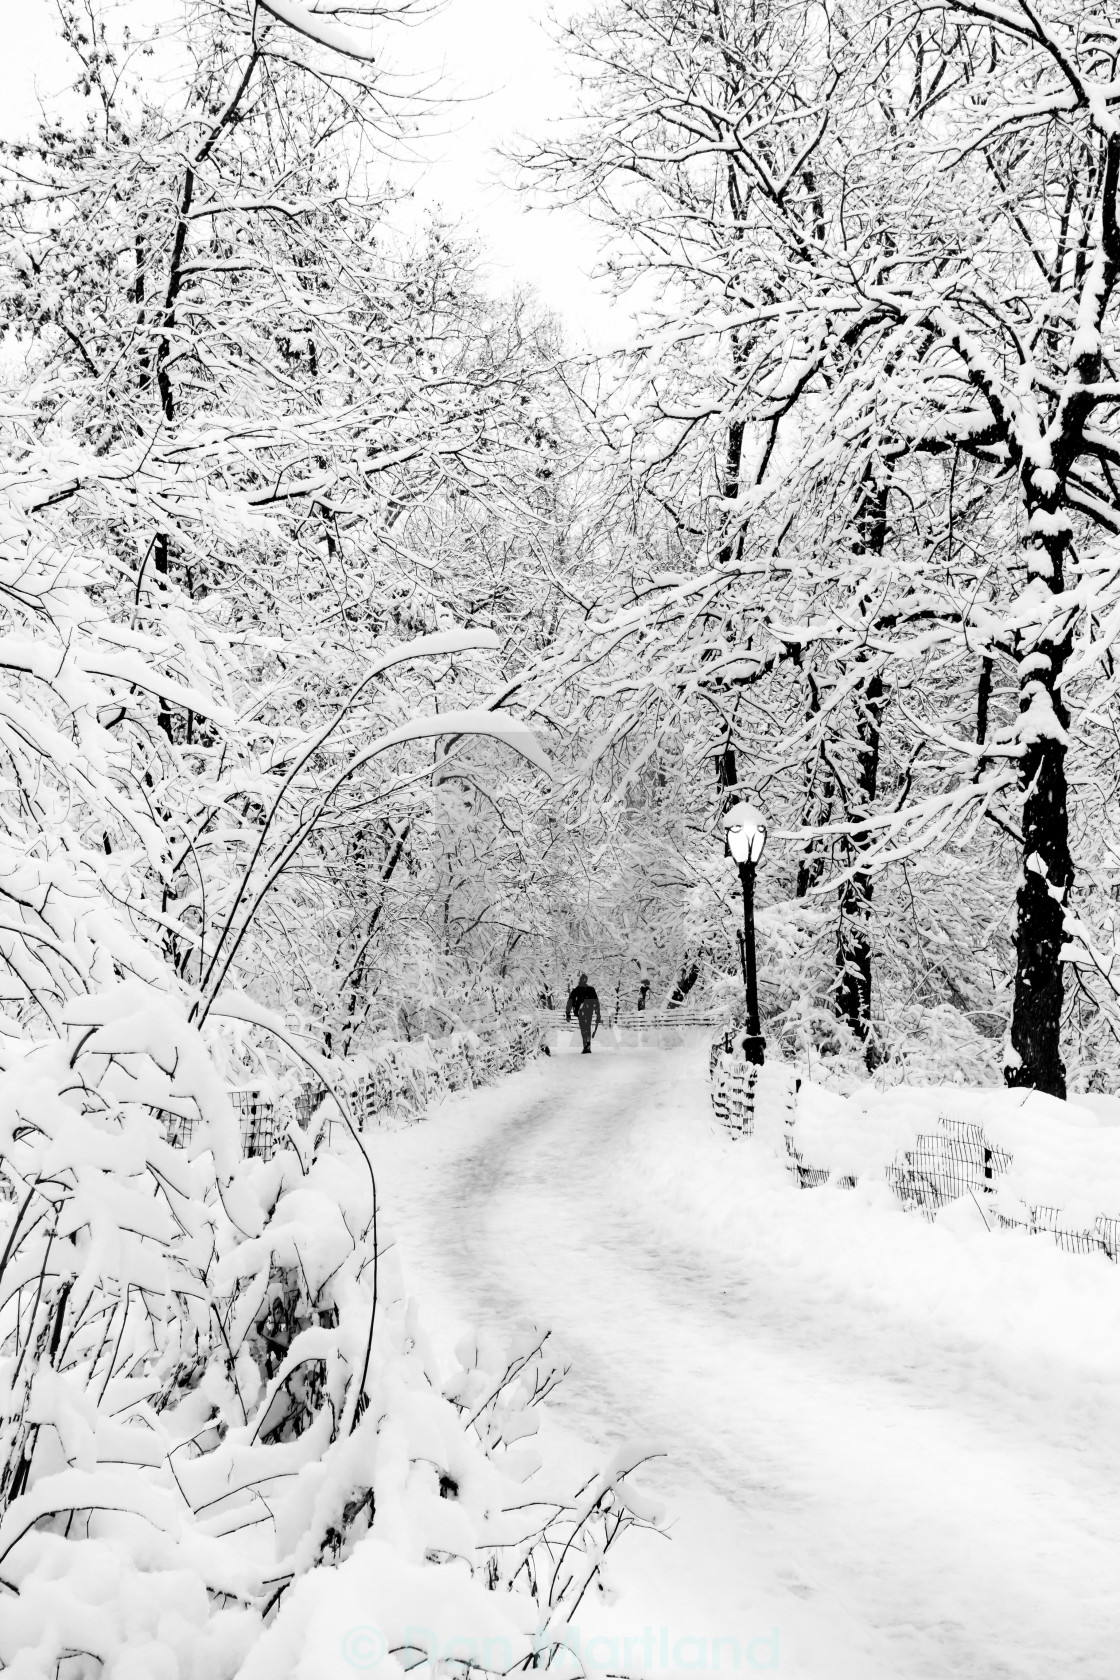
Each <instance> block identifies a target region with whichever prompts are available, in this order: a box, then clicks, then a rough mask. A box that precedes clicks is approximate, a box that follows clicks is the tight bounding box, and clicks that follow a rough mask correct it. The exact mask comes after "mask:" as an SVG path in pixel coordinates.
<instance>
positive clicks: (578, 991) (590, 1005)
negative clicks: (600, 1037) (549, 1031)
mask: <svg viewBox="0 0 1120 1680" xmlns="http://www.w3.org/2000/svg"><path fill="white" fill-rule="evenodd" d="M573 1015H574V1016H575V1018H576V1020H577V1021H578V1022H579V1030H580V1032H581V1033H582V1034H583V1054H584V1055H585V1056H590V1054H591V1028H592V1022H594V1025H595V1027H596V1029H598V1026H599V1023H600V1021H601V1020H602V1019H603V1014H602V1011H601V1009H600V1008H599V994H598V992H597V991H596V990H595V988H594V986H589V985H588V983H587V976H586V974H581V975H580V977H579V980H578V981H577V982H576V984H575V985H574V986H573V987H572V989H571V992H570V993H569V994H568V1007H567V1009H566V1010H565V1011H564V1019H565V1021H570V1020H571V1018H572V1016H573Z"/></svg>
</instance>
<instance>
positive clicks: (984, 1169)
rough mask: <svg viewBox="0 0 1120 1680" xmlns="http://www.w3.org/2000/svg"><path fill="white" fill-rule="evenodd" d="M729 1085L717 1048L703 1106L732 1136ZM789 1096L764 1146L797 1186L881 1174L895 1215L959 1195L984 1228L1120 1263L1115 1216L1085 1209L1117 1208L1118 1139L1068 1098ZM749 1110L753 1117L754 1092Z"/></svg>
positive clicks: (805, 1087)
mask: <svg viewBox="0 0 1120 1680" xmlns="http://www.w3.org/2000/svg"><path fill="white" fill-rule="evenodd" d="M738 1063H739V1067H740V1068H741V1066H742V1063H741V1058H740V1059H738ZM736 1077H738V1078H739V1079H740V1080H741V1079H742V1074H741V1073H739V1074H738V1075H737V1074H736V1071H735V1059H734V1058H732V1057H730V1056H727V1055H726V1053H725V1052H724V1050H723V1046H722V1044H718V1043H717V1044H716V1045H715V1046H713V1052H712V1102H713V1107H715V1109H716V1112H717V1115H720V1114H721V1107H722V1106H724V1105H726V1107H727V1110H728V1118H727V1119H726V1120H724V1124H727V1125H728V1128H729V1130H732V1131H733V1132H734V1131H735V1130H736V1126H735V1118H734V1112H733V1111H734V1104H735V1100H736V1099H735V1097H734V1095H733V1092H734V1090H735V1088H736V1087H735V1085H734V1083H733V1082H734V1080H735V1079H736ZM796 1088H797V1091H798V1099H797V1103H796V1107H795V1106H794V1105H793V1103H791V1104H790V1105H789V1109H788V1112H787V1115H786V1122H785V1125H784V1127H783V1128H782V1133H783V1135H782V1137H781V1140H780V1141H779V1138H778V1135H777V1132H776V1131H775V1130H773V1129H772V1130H771V1133H770V1141H771V1144H772V1146H773V1147H774V1148H775V1149H776V1151H777V1152H778V1153H779V1154H780V1155H781V1156H782V1157H783V1158H784V1160H785V1162H786V1165H787V1166H788V1167H789V1170H790V1172H791V1173H792V1174H793V1176H794V1178H795V1179H796V1181H797V1183H798V1184H799V1185H800V1186H801V1187H802V1188H805V1189H808V1188H810V1187H812V1186H814V1185H820V1184H825V1183H828V1182H831V1183H833V1184H835V1185H838V1186H840V1187H844V1188H850V1187H852V1186H854V1185H855V1183H856V1180H857V1178H858V1177H860V1176H862V1177H865V1178H866V1177H878V1176H879V1175H885V1177H886V1180H887V1183H888V1184H889V1185H890V1187H891V1189H892V1190H893V1191H894V1193H895V1195H896V1196H898V1198H899V1200H900V1201H901V1202H902V1204H903V1206H904V1207H906V1208H908V1209H911V1210H913V1211H915V1212H919V1213H921V1214H923V1215H924V1216H925V1217H926V1218H927V1219H933V1218H934V1217H935V1216H936V1214H937V1212H938V1210H939V1209H940V1208H943V1207H945V1206H947V1205H948V1204H949V1203H952V1202H957V1201H960V1200H961V1199H962V1198H963V1197H966V1196H967V1197H970V1198H971V1199H972V1201H973V1202H974V1203H975V1205H976V1207H977V1209H978V1211H979V1213H980V1214H981V1216H982V1217H983V1219H984V1222H985V1223H986V1224H987V1225H988V1226H989V1228H996V1227H1001V1228H1004V1229H1014V1230H1023V1231H1027V1232H1029V1233H1031V1234H1032V1235H1040V1236H1048V1237H1049V1238H1050V1239H1051V1240H1052V1241H1053V1242H1055V1243H1056V1244H1057V1246H1058V1247H1059V1248H1062V1249H1065V1250H1067V1251H1068V1252H1069V1253H1074V1254H1090V1253H1103V1254H1106V1255H1107V1256H1108V1258H1109V1259H1110V1260H1114V1261H1115V1260H1117V1259H1120V1217H1118V1216H1116V1215H1114V1214H1109V1213H1099V1212H1097V1211H1096V1209H1095V1208H1094V1207H1093V1206H1092V1202H1093V1201H1096V1203H1097V1207H1098V1208H1099V1206H1100V1202H1101V1201H1104V1202H1105V1205H1106V1206H1107V1205H1108V1203H1109V1202H1113V1203H1114V1204H1115V1205H1117V1206H1120V1130H1118V1129H1116V1128H1115V1127H1114V1126H1113V1127H1111V1128H1109V1127H1108V1126H1107V1124H1106V1123H1104V1122H1102V1121H1101V1120H1100V1119H1099V1118H1098V1117H1097V1116H1096V1115H1095V1114H1094V1113H1092V1112H1091V1111H1090V1110H1089V1109H1088V1108H1087V1107H1085V1106H1083V1104H1082V1103H1081V1102H1079V1100H1078V1099H1077V1098H1072V1099H1071V1100H1070V1101H1069V1102H1068V1103H1064V1102H1059V1101H1058V1100H1057V1099H1055V1098H1051V1097H1045V1096H1042V1095H1040V1094H1039V1093H1037V1092H1029V1093H1027V1092H1012V1091H1006V1090H982V1089H971V1088H965V1087H940V1088H934V1089H930V1088H923V1087H905V1086H896V1087H894V1088H893V1089H891V1090H888V1091H881V1092H870V1093H869V1092H862V1093H857V1094H856V1095H854V1096H852V1097H850V1098H845V1097H841V1096H839V1095H838V1094H837V1093H835V1092H831V1091H827V1090H825V1089H824V1088H823V1087H822V1086H819V1085H814V1084H810V1083H809V1082H805V1083H804V1084H802V1082H801V1081H797V1087H796ZM754 1102H755V1107H756V1111H758V1112H761V1105H760V1092H759V1089H758V1087H757V1085H756V1088H755V1092H754ZM768 1106H769V1107H771V1108H772V1107H773V1105H772V1104H770V1105H768ZM754 1124H755V1129H756V1130H757V1129H758V1124H757V1119H756V1120H755V1123H754ZM739 1132H740V1135H742V1126H741V1125H740V1128H739ZM1087 1198H1091V1200H1087ZM1098 1198H1099V1199H1098Z"/></svg>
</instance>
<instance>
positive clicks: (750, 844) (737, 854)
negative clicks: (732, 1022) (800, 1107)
mask: <svg viewBox="0 0 1120 1680" xmlns="http://www.w3.org/2000/svg"><path fill="white" fill-rule="evenodd" d="M723 826H724V828H725V829H726V830H727V849H728V851H729V852H730V853H731V856H732V857H733V858H734V859H735V863H736V867H737V868H738V870H739V880H740V881H741V883H742V887H743V980H744V983H745V985H746V988H747V1032H746V1037H745V1038H744V1039H743V1054H744V1056H745V1057H746V1059H747V1061H748V1062H753V1063H754V1064H755V1065H756V1066H757V1067H761V1066H762V1064H763V1062H764V1061H765V1060H766V1040H765V1039H764V1038H763V1036H762V1026H761V1024H760V1022H759V1019H758V968H757V965H756V961H755V948H754V877H755V871H756V870H757V868H758V865H759V861H760V860H761V858H762V853H763V850H764V849H765V846H766V819H765V817H764V816H763V815H762V812H761V811H760V810H758V808H757V807H756V806H754V805H747V804H746V803H744V802H743V801H739V802H738V803H737V804H735V805H732V806H731V807H730V809H729V810H728V811H726V812H725V813H724V818H723Z"/></svg>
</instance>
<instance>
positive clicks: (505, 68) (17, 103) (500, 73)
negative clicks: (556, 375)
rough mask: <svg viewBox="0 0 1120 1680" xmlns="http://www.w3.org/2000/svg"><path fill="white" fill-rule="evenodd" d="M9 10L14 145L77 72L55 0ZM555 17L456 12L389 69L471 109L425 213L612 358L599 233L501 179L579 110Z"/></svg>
mask: <svg viewBox="0 0 1120 1680" xmlns="http://www.w3.org/2000/svg"><path fill="white" fill-rule="evenodd" d="M581 3H583V4H586V3H587V0H568V5H569V7H570V8H572V9H574V8H575V6H577V5H579V4H581ZM9 6H10V8H11V9H10V10H9V15H8V16H7V17H6V18H5V24H4V48H5V50H4V53H3V55H0V130H2V131H3V132H4V133H5V134H7V135H13V134H16V133H18V132H20V131H23V130H26V129H28V128H30V127H31V126H32V125H33V123H34V121H35V118H36V115H37V103H36V100H37V97H38V96H41V97H42V98H43V99H44V100H45V102H46V104H47V107H48V109H49V108H50V105H51V101H52V98H53V97H54V96H55V95H57V94H58V93H59V92H60V91H61V90H63V89H64V88H65V87H66V86H67V84H68V82H69V81H70V79H71V78H72V75H73V72H72V70H71V68H70V64H69V61H68V59H67V56H66V54H65V52H64V51H63V50H62V48H61V47H60V46H59V43H58V39H57V31H56V28H55V21H54V20H55V17H56V15H57V14H56V13H55V11H54V6H53V3H52V0H16V4H15V5H12V0H9ZM131 9H132V10H133V11H134V13H135V14H136V15H137V16H138V18H139V17H142V16H143V15H144V14H145V13H148V15H149V16H151V15H154V14H156V13H162V14H163V15H166V13H167V11H168V9H169V7H168V0H133V5H132V8H131ZM171 9H173V7H172V8H171ZM560 9H561V10H563V9H564V8H563V4H561V7H560ZM547 10H548V0H446V3H445V4H444V5H443V6H442V8H441V10H440V11H439V13H438V14H437V15H435V16H432V17H428V18H426V19H424V20H423V21H421V22H420V23H418V24H416V25H414V26H412V27H411V28H409V29H407V30H405V29H402V28H399V27H393V26H391V27H389V28H388V29H387V31H386V45H387V49H388V58H389V61H390V62H391V63H392V64H393V65H394V66H395V67H396V68H398V69H399V70H400V71H402V72H406V73H415V74H418V75H423V76H425V77H428V76H431V77H437V76H442V79H443V84H444V86H445V87H446V88H447V89H448V90H451V89H454V91H455V92H456V93H457V94H458V95H459V96H460V97H461V99H462V101H463V103H461V104H459V105H458V106H457V107H456V108H455V109H454V110H453V111H452V112H451V113H450V116H449V118H448V121H447V124H446V125H443V126H445V127H446V129H447V131H446V132H444V133H441V134H439V135H437V136H433V137H431V138H429V139H428V140H427V141H425V142H424V144H423V147H422V150H423V154H424V159H425V161H424V165H423V167H422V169H420V170H419V171H418V174H417V181H416V200H417V203H418V205H420V206H423V205H425V204H432V205H437V204H438V205H440V206H441V207H442V208H443V210H444V211H445V212H446V213H448V214H449V215H451V216H453V217H457V218H461V219H462V220H463V221H464V222H465V223H466V224H467V225H468V226H469V227H471V228H472V229H474V230H475V231H477V233H478V234H479V235H480V236H481V238H482V240H483V242H484V243H485V245H486V247H487V249H488V251H489V253H490V262H491V266H492V271H493V282H494V284H495V285H496V286H498V287H501V286H503V285H513V284H517V283H522V284H524V283H528V284H530V285H532V286H534V287H535V288H536V290H537V291H538V293H539V294H540V296H541V297H542V298H543V299H544V301H545V302H546V303H547V304H548V306H549V307H550V308H551V309H553V310H554V311H555V312H556V313H557V314H558V315H560V316H561V317H562V318H563V319H564V321H565V322H566V324H567V327H568V330H569V334H570V336H571V337H572V339H573V340H574V341H575V342H577V343H579V342H588V343H591V344H592V345H594V346H595V347H596V348H605V347H607V345H609V344H610V343H612V342H616V341H618V340H620V339H622V338H623V337H625V336H626V327H627V321H626V318H625V315H624V314H623V313H622V312H620V311H619V309H618V308H617V306H614V305H612V303H611V302H610V300H609V298H608V297H607V296H606V295H605V293H604V292H603V290H602V289H601V288H600V287H598V286H597V285H595V284H594V283H593V282H592V281H591V279H590V278H589V275H590V272H591V270H592V269H593V268H594V266H595V263H596V259H597V243H596V238H595V235H594V232H593V230H592V229H591V227H590V224H589V223H588V222H587V221H586V220H585V219H584V217H583V216H582V215H580V214H579V213H578V212H576V211H563V210H552V209H549V210H547V211H545V210H541V209H535V210H534V209H527V208H526V207H525V206H524V205H523V204H522V203H521V201H520V200H518V198H517V197H516V196H515V195H514V194H513V193H512V192H511V191H510V190H509V189H508V188H507V187H505V186H503V185H501V184H500V182H499V181H498V180H496V179H495V177H496V176H497V175H498V174H499V173H505V171H504V169H503V166H502V165H501V163H500V160H499V159H498V158H497V156H496V155H495V151H494V148H495V147H497V146H500V145H502V144H504V143H508V142H510V141H512V140H513V139H514V138H515V137H516V136H517V135H518V134H519V133H530V134H531V133H537V134H540V133H542V132H543V130H544V127H545V125H546V124H547V121H548V119H549V118H550V117H556V116H559V115H560V114H562V113H563V111H564V110H565V109H566V108H567V107H568V101H569V99H570V97H571V95H570V92H569V88H568V86H567V85H566V82H565V77H564V75H563V70H562V60H561V57H560V55H559V54H558V53H557V52H556V50H555V49H554V48H553V47H552V46H551V43H550V42H549V39H548V37H547V35H546V33H545V31H544V28H543V24H544V21H545V18H546V15H547Z"/></svg>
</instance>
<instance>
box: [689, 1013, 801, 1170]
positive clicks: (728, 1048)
mask: <svg viewBox="0 0 1120 1680" xmlns="http://www.w3.org/2000/svg"><path fill="white" fill-rule="evenodd" d="M708 1072H709V1077H710V1081H711V1098H712V1111H713V1113H714V1114H715V1117H716V1119H717V1120H718V1121H719V1123H720V1125H721V1126H723V1127H724V1128H725V1129H726V1130H727V1131H728V1132H730V1134H731V1136H732V1137H734V1138H742V1137H752V1136H754V1134H755V1132H756V1130H757V1131H761V1132H765V1133H766V1134H767V1135H769V1136H770V1137H771V1139H774V1138H776V1137H778V1136H781V1137H782V1139H783V1140H784V1142H783V1147H784V1149H785V1150H786V1153H787V1155H788V1156H789V1158H790V1165H791V1169H792V1170H794V1171H798V1170H801V1169H800V1168H799V1161H800V1158H799V1157H798V1156H797V1154H796V1151H795V1150H794V1147H793V1122H794V1116H795V1113H796V1102H797V1091H798V1087H799V1085H800V1083H801V1082H800V1080H798V1079H797V1078H796V1077H795V1075H794V1072H793V1069H792V1068H790V1067H787V1066H786V1065H785V1063H784V1062H776V1061H769V1062H767V1063H766V1064H765V1065H764V1066H763V1067H758V1066H757V1065H756V1064H755V1063H753V1062H748V1061H747V1059H746V1057H745V1056H743V1054H742V1053H741V1051H739V1050H738V1048H737V1046H736V1044H735V1041H734V1037H733V1035H732V1034H731V1033H726V1034H725V1035H724V1036H723V1037H722V1038H717V1039H716V1041H715V1043H714V1044H713V1045H712V1048H711V1053H710V1056H709V1059H708ZM804 1170H810V1169H804Z"/></svg>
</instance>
